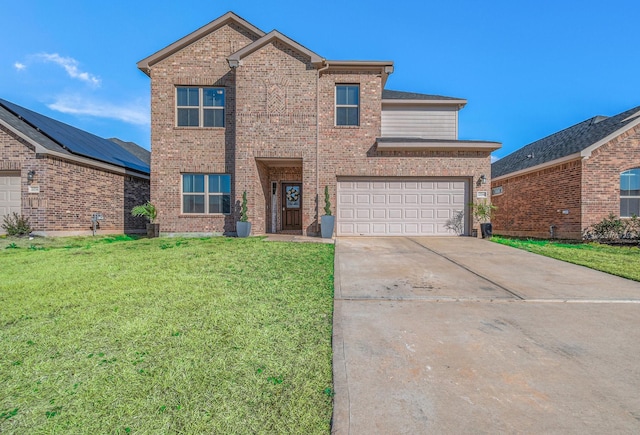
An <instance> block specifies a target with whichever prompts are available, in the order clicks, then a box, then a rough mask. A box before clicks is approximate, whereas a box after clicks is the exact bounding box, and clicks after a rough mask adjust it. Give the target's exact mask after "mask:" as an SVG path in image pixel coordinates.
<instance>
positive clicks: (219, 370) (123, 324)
mask: <svg viewBox="0 0 640 435" xmlns="http://www.w3.org/2000/svg"><path fill="white" fill-rule="evenodd" d="M332 277H333V245H325V244H315V243H310V244H305V243H276V242H265V241H263V240H262V239H260V238H249V239H230V238H210V239H173V238H164V239H153V240H148V239H140V240H133V239H129V238H128V237H125V236H120V237H103V238H65V239H53V240H44V239H35V240H32V241H29V240H27V239H20V240H18V241H16V240H11V239H6V238H5V239H0V306H1V308H0V433H30V434H44V433H47V434H48V433H73V434H81V433H85V434H96V433H116V434H117V433H120V434H126V433H141V434H142V433H144V434H148V433H182V434H198V433H225V434H226V433H300V434H302V433H304V434H312V433H328V432H329V429H330V427H329V426H330V419H331V410H332V396H333V393H332V389H331V388H332V377H331V330H332V309H333V278H332Z"/></svg>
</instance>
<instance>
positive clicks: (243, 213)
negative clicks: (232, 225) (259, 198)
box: [240, 190, 249, 222]
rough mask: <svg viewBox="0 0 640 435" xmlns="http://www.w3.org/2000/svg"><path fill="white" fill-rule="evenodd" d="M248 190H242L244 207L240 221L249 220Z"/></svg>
mask: <svg viewBox="0 0 640 435" xmlns="http://www.w3.org/2000/svg"><path fill="white" fill-rule="evenodd" d="M248 219H249V217H248V216H247V191H246V190H245V191H244V192H242V207H241V209H240V222H247V221H248Z"/></svg>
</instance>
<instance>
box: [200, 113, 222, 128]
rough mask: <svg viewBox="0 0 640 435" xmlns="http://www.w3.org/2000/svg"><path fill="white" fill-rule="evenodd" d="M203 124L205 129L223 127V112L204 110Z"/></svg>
mask: <svg viewBox="0 0 640 435" xmlns="http://www.w3.org/2000/svg"><path fill="white" fill-rule="evenodd" d="M203 123H204V126H205V127H224V110H223V109H206V110H204V119H203Z"/></svg>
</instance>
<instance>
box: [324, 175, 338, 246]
mask: <svg viewBox="0 0 640 435" xmlns="http://www.w3.org/2000/svg"><path fill="white" fill-rule="evenodd" d="M335 221H336V218H335V216H332V215H331V201H329V186H324V216H320V233H321V235H322V238H323V239H330V238H331V237H332V236H333V227H334V225H335Z"/></svg>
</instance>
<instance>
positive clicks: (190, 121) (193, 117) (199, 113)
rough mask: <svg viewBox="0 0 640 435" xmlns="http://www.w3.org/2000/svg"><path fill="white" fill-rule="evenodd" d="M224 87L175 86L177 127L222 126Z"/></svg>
mask: <svg viewBox="0 0 640 435" xmlns="http://www.w3.org/2000/svg"><path fill="white" fill-rule="evenodd" d="M224 94H225V92H224V88H193V87H179V88H176V95H177V98H176V101H177V105H176V109H177V114H176V119H177V125H178V127H224Z"/></svg>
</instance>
